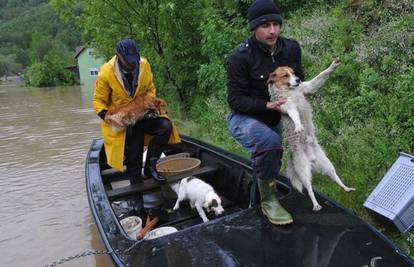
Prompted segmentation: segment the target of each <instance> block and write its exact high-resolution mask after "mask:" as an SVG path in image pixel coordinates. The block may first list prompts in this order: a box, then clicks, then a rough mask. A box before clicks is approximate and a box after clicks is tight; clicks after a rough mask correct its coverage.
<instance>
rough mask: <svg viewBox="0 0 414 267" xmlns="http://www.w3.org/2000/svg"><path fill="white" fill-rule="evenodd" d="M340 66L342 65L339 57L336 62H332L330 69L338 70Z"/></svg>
mask: <svg viewBox="0 0 414 267" xmlns="http://www.w3.org/2000/svg"><path fill="white" fill-rule="evenodd" d="M339 65H341V60H340V59H339V57H337V58H335V59H334V61H332V63H331V66H330V67H331V68H332V69H336V68H337V67H338V66H339Z"/></svg>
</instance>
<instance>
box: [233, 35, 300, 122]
mask: <svg viewBox="0 0 414 267" xmlns="http://www.w3.org/2000/svg"><path fill="white" fill-rule="evenodd" d="M276 45H277V48H276V51H275V52H274V53H273V56H272V55H271V53H270V51H269V50H268V49H267V48H265V46H264V45H263V44H261V43H260V42H259V41H258V40H257V39H256V38H255V37H254V35H253V36H251V37H250V38H248V39H247V40H246V41H245V42H244V43H242V44H241V45H240V46H239V47H237V48H236V49H234V50H233V52H232V54H231V55H230V56H229V58H228V60H227V94H228V95H227V101H228V103H229V105H230V108H231V110H232V111H233V112H235V113H242V114H249V115H251V116H254V117H256V118H257V119H259V120H260V121H262V122H264V123H266V124H268V125H272V126H273V125H276V124H277V123H278V122H279V120H280V113H279V112H277V111H274V110H267V109H266V104H267V102H268V101H269V100H270V97H269V93H268V90H267V86H266V81H267V79H268V77H269V74H270V72H272V71H273V70H274V69H275V68H277V67H280V66H289V67H291V68H292V69H293V70H294V71H295V74H296V76H298V77H299V78H300V79H301V80H304V78H305V77H304V73H303V68H302V61H301V49H300V46H299V44H298V43H297V42H296V41H295V40H292V39H287V38H283V37H278V39H277V42H276Z"/></svg>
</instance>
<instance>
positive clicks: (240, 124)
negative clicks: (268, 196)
mask: <svg viewBox="0 0 414 267" xmlns="http://www.w3.org/2000/svg"><path fill="white" fill-rule="evenodd" d="M227 123H228V128H229V131H230V134H231V135H232V136H233V137H234V138H235V139H236V140H237V141H238V142H239V143H240V144H241V145H242V146H243V147H244V148H246V149H247V150H248V151H249V152H250V154H251V160H252V169H253V173H252V184H251V190H250V203H251V205H255V204H258V203H259V202H260V200H259V194H258V190H257V179H263V180H268V179H276V178H277V177H278V176H279V171H280V165H281V158H282V153H283V147H282V137H281V128H280V124H278V125H277V126H275V127H270V126H269V125H267V124H265V123H263V122H261V121H259V120H257V119H255V118H254V117H253V116H249V115H244V114H238V113H233V112H230V113H229V114H228V115H227Z"/></svg>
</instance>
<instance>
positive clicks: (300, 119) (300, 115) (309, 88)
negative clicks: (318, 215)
mask: <svg viewBox="0 0 414 267" xmlns="http://www.w3.org/2000/svg"><path fill="white" fill-rule="evenodd" d="M339 65H340V61H339V59H335V60H334V61H333V62H332V64H331V65H330V66H329V67H328V68H327V69H326V70H324V71H322V72H321V73H320V74H319V75H317V76H316V77H315V78H313V79H312V80H310V81H305V82H301V81H300V79H299V78H298V77H297V76H295V73H294V72H293V70H292V69H291V68H289V67H278V68H277V69H276V70H275V71H273V72H272V73H271V74H270V75H269V79H268V81H267V84H268V90H269V94H270V100H271V101H274V100H279V99H287V102H286V103H285V104H283V105H281V106H280V110H281V111H282V119H281V120H282V124H283V129H284V132H285V133H286V135H287V139H288V143H289V152H290V154H289V158H288V160H287V176H288V178H289V179H290V181H291V183H292V185H293V187H295V188H296V189H297V190H298V191H300V192H302V189H303V187H305V188H306V190H307V191H308V194H309V197H310V198H311V200H312V204H313V210H314V211H318V210H320V209H322V206H321V205H320V204H319V203H318V202H317V201H316V198H315V195H314V192H313V189H312V170H315V171H318V172H319V173H321V174H325V175H328V176H329V177H331V178H332V180H334V181H335V182H336V183H337V184H338V185H339V186H340V187H342V188H343V189H344V190H345V191H347V192H350V191H353V190H355V189H354V188H350V187H347V186H346V185H344V183H343V182H342V181H341V179H340V178H339V176H338V175H337V174H336V171H335V168H334V166H333V164H332V163H331V161H330V160H329V159H328V157H327V156H326V155H325V152H324V151H323V150H322V148H321V146H320V145H319V143H318V139H317V137H316V135H315V130H314V125H313V122H312V106H311V105H310V103H309V102H308V101H307V99H306V97H305V95H309V94H312V93H314V92H316V90H318V89H319V88H320V87H321V86H322V85H323V84H324V83H325V82H326V80H327V79H328V77H329V75H330V74H331V73H332V72H333V71H334V70H335V69H336V67H338V66H339Z"/></svg>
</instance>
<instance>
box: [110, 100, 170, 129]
mask: <svg viewBox="0 0 414 267" xmlns="http://www.w3.org/2000/svg"><path fill="white" fill-rule="evenodd" d="M167 113H168V111H167V102H165V100H163V99H161V98H158V97H153V96H149V95H138V96H136V97H135V98H134V99H132V101H131V102H129V103H128V104H126V105H125V106H122V107H119V108H116V109H113V110H109V111H108V115H109V116H111V119H112V120H114V121H116V122H117V123H118V124H123V125H134V124H135V123H136V122H137V121H140V120H142V119H144V118H156V117H158V116H159V115H165V114H167ZM111 128H112V130H113V131H115V132H118V131H120V130H121V128H119V127H116V126H113V125H111Z"/></svg>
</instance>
